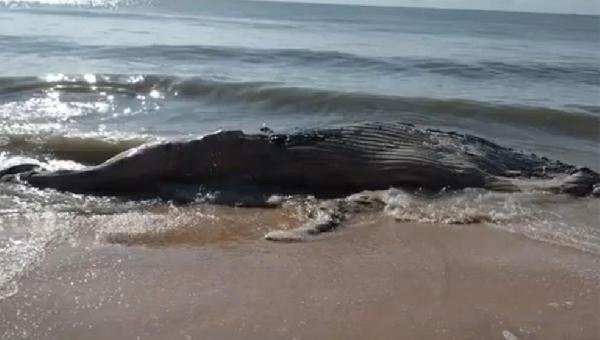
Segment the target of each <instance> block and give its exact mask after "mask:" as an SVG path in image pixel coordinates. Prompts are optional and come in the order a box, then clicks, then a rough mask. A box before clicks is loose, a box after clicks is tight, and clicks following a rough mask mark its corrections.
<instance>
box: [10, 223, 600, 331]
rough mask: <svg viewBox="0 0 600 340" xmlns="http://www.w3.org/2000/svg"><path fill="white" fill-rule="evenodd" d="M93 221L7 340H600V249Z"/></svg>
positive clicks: (500, 236) (13, 308)
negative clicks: (270, 237) (148, 229)
mask: <svg viewBox="0 0 600 340" xmlns="http://www.w3.org/2000/svg"><path fill="white" fill-rule="evenodd" d="M246 214H247V215H248V216H244V217H243V218H240V219H238V222H237V224H236V223H233V224H234V225H233V226H231V227H230V229H228V230H234V231H235V230H238V231H239V230H241V228H240V227H239V226H240V225H243V223H242V222H241V221H244V220H245V221H246V222H247V223H249V224H253V223H258V222H256V221H257V220H256V219H255V220H252V219H251V218H250V217H249V216H255V215H252V214H254V212H248V213H246ZM267 214H270V215H271V217H270V218H274V219H276V218H277V216H276V215H277V213H276V212H269V213H267ZM87 222H88V223H92V224H93V223H102V221H101V220H100V221H95V222H90V221H87ZM188 223H189V221H188ZM219 223H222V221H221V222H219ZM235 225H237V226H238V227H236V226H235ZM88 227H89V229H88V231H87V232H82V233H81V235H78V236H77V237H76V238H74V239H73V240H70V241H69V242H64V243H62V244H60V245H58V246H56V249H54V250H53V251H51V252H50V253H49V255H48V256H47V257H46V258H45V259H44V260H43V261H42V262H41V263H40V264H39V265H38V266H37V268H36V269H35V270H32V271H31V272H30V273H29V274H28V275H26V276H25V277H24V278H23V279H22V280H21V283H20V289H19V292H18V293H17V294H16V295H15V296H13V297H11V298H8V299H6V300H4V301H1V302H0V336H2V338H3V339H19V338H29V339H36V338H37V339H113V340H116V339H511V340H512V339H590V340H591V339H599V338H600V256H597V255H593V254H588V253H583V252H579V251H577V250H574V249H570V248H565V247H559V246H554V245H550V244H546V243H542V242H537V241H533V240H529V239H526V238H524V237H521V236H518V235H514V234H510V233H507V232H504V231H499V230H495V229H494V228H492V227H490V226H485V225H477V224H472V225H462V226H447V225H423V224H411V223H398V222H396V221H393V220H392V219H390V218H387V217H381V216H363V217H361V218H360V219H359V220H355V221H354V222H353V223H351V225H348V226H346V227H344V228H342V229H340V230H338V231H336V232H334V233H330V234H328V235H326V236H325V237H323V238H320V239H318V240H315V241H311V242H305V243H293V244H281V243H271V242H267V241H264V240H262V239H261V237H260V236H261V235H262V234H263V233H264V230H262V229H260V228H250V230H252V232H249V233H248V234H246V235H244V237H241V238H235V237H231V234H228V233H225V234H218V233H217V234H215V233H212V234H209V235H212V236H211V237H209V238H208V239H209V240H210V242H207V235H206V234H198V233H194V232H192V231H191V230H194V229H191V226H189V225H187V226H183V227H181V228H179V229H177V228H176V229H175V230H176V231H170V232H167V233H162V234H148V235H146V236H144V235H143V234H142V235H141V236H138V237H132V238H127V237H124V236H123V235H121V236H119V234H118V233H116V234H111V235H108V236H106V235H105V236H102V237H98V235H97V234H95V233H94V232H90V230H94V228H95V226H93V225H89V226H88ZM231 228H233V229H231ZM236 228H237V229H236ZM195 229H196V230H197V229H198V228H195ZM177 230H179V231H177ZM234 234H235V233H234ZM165 235H167V236H168V237H165ZM157 240H161V241H160V242H159V241H157ZM108 241H111V242H120V243H124V244H126V245H123V244H113V243H110V242H108Z"/></svg>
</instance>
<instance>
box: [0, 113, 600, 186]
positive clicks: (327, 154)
mask: <svg viewBox="0 0 600 340" xmlns="http://www.w3.org/2000/svg"><path fill="white" fill-rule="evenodd" d="M11 175H12V176H15V175H18V178H19V179H20V180H21V181H24V182H26V183H28V184H30V185H32V186H35V187H38V188H54V189H57V190H62V191H70V192H76V193H87V194H103V195H125V196H126V195H135V194H152V193H159V192H160V191H161V187H163V186H165V185H169V184H193V183H196V184H207V185H219V184H220V183H229V184H230V183H238V184H244V183H245V184H252V185H256V186H257V187H263V188H264V189H265V190H266V191H271V192H276V191H282V192H298V193H311V194H314V195H316V196H343V195H347V194H350V193H353V192H358V191H361V190H376V189H387V188H389V187H409V188H424V189H430V190H441V189H461V188H467V187H480V188H488V189H491V190H509V191H515V190H523V189H531V188H540V189H544V190H551V191H555V192H564V193H568V194H572V195H575V196H584V195H589V194H593V193H594V190H596V191H597V190H598V188H599V185H600V184H599V183H600V176H599V175H598V174H597V173H596V172H594V171H592V170H589V169H587V168H579V167H576V166H573V165H568V164H565V163H562V162H560V161H553V160H549V159H547V158H544V157H538V156H537V155H534V154H525V153H521V152H517V151H514V150H512V149H508V148H504V147H502V146H499V145H496V144H494V143H492V142H489V141H487V140H485V139H483V138H479V137H475V136H471V135H468V134H459V133H454V132H443V131H438V130H431V129H419V128H417V127H415V126H413V125H410V124H401V123H394V124H390V123H388V124H380V123H366V124H358V125H352V126H346V127H338V128H329V129H321V130H310V131H300V132H294V133H290V134H274V133H270V132H268V133H260V134H246V133H243V132H242V131H218V132H215V133H212V134H208V135H205V136H203V137H201V138H197V139H191V140H183V141H169V142H161V143H150V144H145V145H142V146H140V147H137V148H133V149H130V150H128V151H125V152H123V153H121V154H118V155H116V156H115V157H113V158H111V159H108V160H107V161H105V162H104V163H102V164H100V165H96V166H90V167H88V168H85V169H83V170H61V171H53V172H48V171H44V170H43V169H40V168H39V167H38V166H36V165H29V164H22V165H18V166H15V167H11V168H8V169H5V170H3V171H0V178H3V177H5V178H6V177H9V176H11Z"/></svg>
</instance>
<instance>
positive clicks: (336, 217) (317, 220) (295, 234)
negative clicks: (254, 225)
mask: <svg viewBox="0 0 600 340" xmlns="http://www.w3.org/2000/svg"><path fill="white" fill-rule="evenodd" d="M345 203H346V202H343V201H339V200H336V201H334V202H328V203H326V204H324V205H321V206H320V207H319V208H318V209H317V211H316V212H315V213H314V217H313V218H311V219H310V220H309V221H308V222H306V223H304V224H303V225H302V226H300V227H298V228H295V229H290V230H275V231H271V232H269V233H267V234H266V235H265V239H266V240H268V241H277V242H302V241H308V240H309V239H310V238H311V237H313V236H316V235H318V234H321V233H324V232H329V231H332V230H333V229H335V228H337V227H338V226H339V225H340V224H341V223H342V222H344V221H345V220H346V219H347V218H348V215H347V213H346V212H347V211H346V210H347V209H346V208H345Z"/></svg>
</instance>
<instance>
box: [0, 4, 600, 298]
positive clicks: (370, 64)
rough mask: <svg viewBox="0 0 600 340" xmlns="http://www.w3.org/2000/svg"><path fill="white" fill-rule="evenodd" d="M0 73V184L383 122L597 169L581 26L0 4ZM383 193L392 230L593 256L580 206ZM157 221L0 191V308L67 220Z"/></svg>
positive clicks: (593, 24) (143, 224)
mask: <svg viewBox="0 0 600 340" xmlns="http://www.w3.org/2000/svg"><path fill="white" fill-rule="evenodd" d="M0 65H2V67H1V68H0V169H1V168H5V167H7V166H10V165H14V164H18V163H21V162H24V161H29V162H31V161H33V162H39V163H42V164H45V165H46V166H47V167H49V168H77V167H82V166H84V165H88V164H95V163H98V162H101V161H102V160H104V159H107V158H109V157H110V156H112V155H114V154H116V153H118V152H120V151H123V150H126V149H127V148H130V147H132V146H136V145H139V144H141V143H143V142H147V141H156V140H165V139H171V138H183V137H186V138H187V137H193V136H200V135H202V134H205V133H208V132H212V131H215V130H218V129H242V130H244V131H247V132H257V131H258V130H259V129H260V128H261V127H262V126H263V125H266V126H268V127H269V128H271V129H273V130H275V131H293V130H296V129H303V128H313V127H323V126H336V125H343V124H349V123H355V122H366V121H378V122H389V121H394V122H396V121H398V122H408V123H413V124H417V125H419V126H423V127H432V128H437V129H443V130H448V131H458V132H462V133H471V134H475V135H478V136H481V137H485V138H487V139H490V140H492V141H494V142H496V143H498V144H501V145H504V146H508V147H512V148H515V149H517V150H523V151H525V152H533V153H536V154H539V155H542V156H546V157H549V158H555V159H559V160H561V161H565V162H569V163H573V164H577V165H581V166H587V167H590V168H592V169H594V170H596V171H598V170H600V18H599V17H598V16H585V15H557V14H537V13H507V12H491V11H466V10H441V9H421V8H384V7H367V6H349V5H317V4H290V3H276V2H258V1H192V0H174V1H167V0H154V1H152V0H148V1H126V0H123V1H119V0H90V1H80V0H72V1H70V0H59V1H51V0H41V1H12V0H0ZM388 196H389V201H388V202H387V207H386V209H385V213H386V214H390V215H392V216H394V217H396V218H397V219H399V220H401V221H416V222H432V223H447V224H448V225H452V224H457V223H459V224H460V223H469V222H470V221H477V222H481V221H484V222H486V223H488V224H489V225H491V226H493V227H497V228H500V229H504V230H508V231H510V232H514V233H519V234H523V235H526V236H528V237H532V238H535V239H539V240H542V241H546V242H552V243H557V244H561V245H565V246H570V247H574V248H577V249H580V250H583V251H587V252H592V253H596V254H597V253H600V222H599V217H598V213H599V211H600V204H599V203H598V200H594V199H591V198H579V199H575V198H571V197H567V196H562V195H548V194H540V193H512V194H507V193H494V192H488V191H484V190H474V189H473V190H464V191H461V192H457V193H453V194H449V195H444V196H442V197H439V198H435V199H424V198H422V197H415V196H413V195H411V194H410V193H407V192H403V191H401V190H396V189H392V190H391V191H390V193H389V195H388ZM198 205H202V203H198ZM156 209H166V210H168V211H170V212H169V213H165V214H162V215H161V214H159V213H156V212H155V211H154V210H156ZM170 209H171V210H170ZM172 209H178V208H177V207H172V206H171V205H170V203H168V202H160V201H143V202H133V201H126V200H121V199H117V198H102V197H91V196H85V195H74V194H67V193H59V192H55V191H51V190H37V189H32V188H29V187H25V186H22V185H16V184H7V183H4V184H2V185H0V299H2V298H3V297H6V296H10V295H13V294H14V293H15V292H17V290H18V281H19V278H20V277H21V276H22V275H23V274H24V273H26V272H27V271H28V270H35V266H36V265H37V263H39V261H40V259H42V258H43V256H44V254H45V253H46V252H47V251H48V250H49V249H50V248H51V245H52V244H54V243H56V242H64V241H65V240H69V239H70V238H71V236H70V235H72V234H73V233H74V232H75V230H74V229H75V228H76V226H75V225H76V224H74V223H73V220H74V219H75V217H78V218H79V217H81V216H88V217H90V216H91V217H90V218H94V217H95V216H102V219H103V221H104V222H103V226H102V227H104V228H108V229H110V230H117V231H118V232H119V233H136V232H140V230H142V231H144V232H148V231H152V230H153V229H152V228H159V227H160V228H163V227H165V226H166V225H168V223H167V222H168V219H169V218H172V216H173V214H174V213H173V211H176V210H172ZM106 216H108V217H106ZM215 218H217V219H218V218H219V216H216V217H215ZM161 223H162V224H163V226H162V227H161ZM80 224H81V223H79V224H77V225H80ZM198 227H199V228H201V227H202V226H198ZM100 229H102V228H100ZM97 232H99V233H100V232H102V231H101V230H98V231H97ZM99 242H101V241H99Z"/></svg>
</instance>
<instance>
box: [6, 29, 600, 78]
mask: <svg viewBox="0 0 600 340" xmlns="http://www.w3.org/2000/svg"><path fill="white" fill-rule="evenodd" d="M0 47H3V48H5V49H7V50H10V51H12V52H13V53H22V54H27V53H40V52H41V51H43V52H44V54H45V55H47V56H65V57H73V56H81V57H85V58H86V59H108V60H124V61H138V60H139V59H140V58H141V57H142V56H143V58H144V60H145V61H168V62H173V61H186V62H189V61H190V60H194V61H197V62H200V61H205V62H208V61H213V62H219V63H223V62H231V63H236V64H237V63H247V64H275V65H277V64H279V65H289V66H294V67H303V66H304V67H310V68H321V69H328V68H333V69H340V68H342V69H348V70H351V72H353V73H355V72H370V73H381V74H387V75H389V74H398V76H401V75H404V76H406V75H408V76H410V75H414V74H418V73H423V72H425V73H429V74H434V75H439V76H448V77H455V78H465V79H482V80H483V79H485V80H490V79H495V78H519V79H524V80H529V81H535V80H545V81H548V80H555V81H560V82H564V81H568V82H574V83H582V84H587V85H594V86H600V66H598V65H595V64H591V63H590V64H588V63H569V62H533V61H527V62H507V61H503V62H501V61H491V60H478V61H471V62H463V61H458V60H452V59H444V58H419V57H374V56H366V55H357V54H352V53H344V52H337V51H328V50H311V49H258V48H249V47H238V46H208V45H144V46H111V45H81V44H77V43H73V42H67V41H59V40H52V39H48V37H37V38H36V37H20V36H13V35H0Z"/></svg>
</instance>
